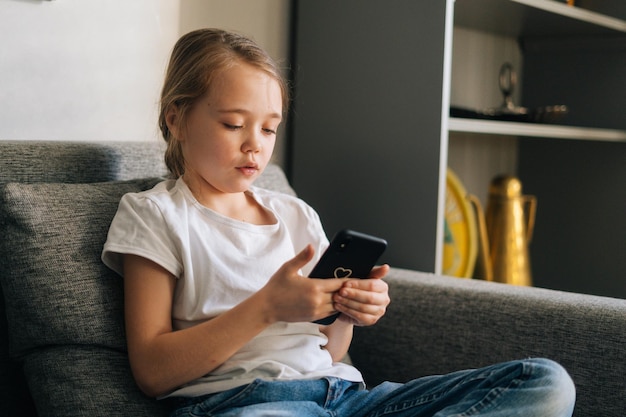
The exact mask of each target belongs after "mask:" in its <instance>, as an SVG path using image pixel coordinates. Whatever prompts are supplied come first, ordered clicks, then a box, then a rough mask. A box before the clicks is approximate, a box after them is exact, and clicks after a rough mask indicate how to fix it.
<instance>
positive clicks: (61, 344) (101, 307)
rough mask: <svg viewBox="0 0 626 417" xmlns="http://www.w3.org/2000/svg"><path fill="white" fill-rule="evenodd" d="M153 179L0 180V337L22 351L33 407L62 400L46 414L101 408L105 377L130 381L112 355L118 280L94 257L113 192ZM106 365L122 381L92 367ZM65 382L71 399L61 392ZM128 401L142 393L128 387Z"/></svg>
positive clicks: (120, 339)
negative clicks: (0, 318) (0, 326)
mask: <svg viewBox="0 0 626 417" xmlns="http://www.w3.org/2000/svg"><path fill="white" fill-rule="evenodd" d="M158 181H159V179H156V178H155V179H142V180H133V181H124V182H121V181H120V182H106V183H92V184H19V183H10V184H4V185H2V186H1V187H0V226H1V229H0V231H1V235H2V236H3V239H1V240H0V253H2V254H3V255H2V257H0V283H1V284H2V289H3V292H4V297H5V304H6V305H5V308H6V316H7V320H8V327H9V345H10V350H11V354H12V355H13V357H18V358H21V359H23V360H24V363H25V365H26V367H25V371H26V372H25V374H26V377H27V381H28V384H29V386H30V389H31V392H32V393H33V394H34V395H33V397H34V400H35V404H36V406H37V409H38V410H39V413H40V415H49V414H48V412H47V411H46V409H47V407H48V406H49V405H50V404H53V403H54V404H67V409H64V410H62V411H61V410H59V411H58V412H55V413H54V415H110V413H109V412H108V410H107V409H106V404H108V401H109V397H110V392H111V389H112V387H111V386H110V384H115V385H119V386H121V387H128V386H134V384H133V382H132V378H131V377H130V373H129V372H128V365H127V363H126V360H122V361H120V357H124V358H125V357H126V354H125V349H126V343H125V336H124V328H123V294H122V288H123V287H122V280H121V279H120V278H119V277H118V276H117V275H116V274H115V273H114V272H112V271H110V270H109V269H108V268H106V267H105V266H104V265H103V264H102V262H101V261H100V253H101V251H102V246H103V244H104V241H105V239H106V235H107V230H108V227H109V225H110V222H111V220H112V218H113V216H114V214H115V211H116V210H117V205H118V202H119V200H120V198H121V196H122V195H123V194H125V193H127V192H132V191H140V190H144V189H147V188H150V187H152V186H153V185H154V184H156V183H157V182H158ZM81 346H82V347H85V350H84V351H83V354H82V355H81V357H80V360H74V359H77V358H75V357H73V356H71V355H69V354H68V352H69V351H71V350H73V349H76V348H77V347H81ZM87 351H89V352H90V353H85V352H87ZM122 367H123V368H124V369H122ZM113 368H115V369H118V372H117V373H118V374H120V375H125V378H126V380H125V381H121V379H119V378H118V379H110V380H109V379H107V378H104V376H103V375H99V373H98V372H102V373H105V372H108V373H111V369H113ZM44 369H45V370H46V373H45V374H42V373H41V372H42V371H43V370H44ZM98 369H99V370H100V371H98ZM87 375H90V376H92V377H93V378H94V379H93V380H92V381H91V384H86V383H85V381H84V379H85V377H86V376H87ZM61 381H62V382H63V383H61ZM107 383H109V384H108V385H107ZM68 387H71V395H72V396H73V397H74V398H75V399H76V402H74V403H73V404H70V403H69V402H67V401H65V397H66V396H67V395H68V392H67V390H68ZM87 399H89V400H87ZM129 401H130V402H133V403H137V404H141V403H142V402H145V401H146V399H145V397H143V396H142V394H140V393H139V391H138V390H136V391H134V392H129ZM79 402H80V403H83V404H91V405H90V406H89V407H88V408H89V410H88V411H84V413H83V411H81V412H80V413H78V412H77V409H76V408H75V407H76V404H77V403H79ZM72 407H74V409H72ZM85 407H87V406H86V405H85ZM114 414H115V413H114ZM128 415H141V413H130V414H128Z"/></svg>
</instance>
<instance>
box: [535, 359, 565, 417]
mask: <svg viewBox="0 0 626 417" xmlns="http://www.w3.org/2000/svg"><path fill="white" fill-rule="evenodd" d="M524 362H525V363H526V366H528V367H530V368H531V371H530V372H531V375H532V376H531V378H534V379H536V380H537V381H538V382H539V384H540V385H541V386H542V387H543V388H544V390H545V391H544V392H545V395H546V401H545V404H546V406H547V407H549V408H553V409H554V410H564V414H563V415H568V411H567V410H569V415H571V413H572V412H573V410H574V404H575V402H576V387H575V385H574V381H573V380H572V377H571V376H570V375H569V373H568V372H567V371H566V370H565V368H564V367H563V366H561V365H560V364H559V363H557V362H555V361H553V360H550V359H544V358H533V359H528V360H526V361H524Z"/></svg>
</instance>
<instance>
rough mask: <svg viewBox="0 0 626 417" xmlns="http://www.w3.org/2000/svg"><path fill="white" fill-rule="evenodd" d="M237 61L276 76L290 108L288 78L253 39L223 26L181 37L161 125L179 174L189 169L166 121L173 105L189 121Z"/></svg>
mask: <svg viewBox="0 0 626 417" xmlns="http://www.w3.org/2000/svg"><path fill="white" fill-rule="evenodd" d="M236 62H244V63H246V64H249V65H252V66H254V67H256V68H258V69H260V70H261V71H264V72H265V73H267V74H268V75H270V76H271V77H272V78H274V79H275V80H276V81H277V82H278V84H279V86H280V89H281V92H282V98H283V112H286V111H287V108H288V105H289V104H288V103H289V90H288V86H287V82H286V81H285V79H284V78H283V76H282V75H281V73H280V70H279V68H278V66H277V65H276V63H275V62H274V60H273V59H272V58H271V57H270V56H269V55H268V54H267V53H266V52H265V51H264V50H263V49H262V48H261V47H259V46H258V45H257V44H256V43H255V42H254V41H252V40H251V39H249V38H247V37H245V36H242V35H239V34H236V33H232V32H227V31H224V30H221V29H200V30H196V31H193V32H190V33H187V34H186V35H184V36H183V37H181V38H180V39H179V40H178V42H177V43H176V45H175V46H174V49H173V51H172V55H171V57H170V61H169V64H168V67H167V72H166V75H165V81H164V83H163V90H162V91H161V106H160V114H159V127H160V129H161V133H162V134H163V138H164V139H165V142H166V143H167V148H166V150H165V164H166V166H167V168H168V170H169V171H170V172H171V173H172V175H173V176H174V177H175V178H178V177H180V176H182V175H183V174H184V172H185V161H184V158H183V154H182V150H181V146H180V142H179V141H178V140H177V138H175V137H173V135H172V132H170V130H169V128H168V127H167V123H166V116H167V113H168V111H169V109H170V108H171V107H172V106H175V107H176V109H177V111H178V123H179V124H180V126H185V125H186V120H187V119H186V118H187V113H188V111H189V109H190V108H191V107H192V105H193V104H194V103H195V101H196V100H197V99H198V98H199V97H202V96H203V95H204V94H205V93H206V92H207V91H209V90H210V89H211V85H212V82H213V80H214V79H215V76H216V75H217V74H218V73H219V72H220V71H224V70H227V69H228V68H230V67H231V66H232V65H234V64H235V63H236Z"/></svg>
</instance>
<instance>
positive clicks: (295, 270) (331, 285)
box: [257, 245, 347, 322]
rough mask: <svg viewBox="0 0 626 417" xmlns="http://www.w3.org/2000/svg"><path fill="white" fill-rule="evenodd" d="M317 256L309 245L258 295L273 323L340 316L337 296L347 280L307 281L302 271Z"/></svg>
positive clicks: (288, 262) (273, 277)
mask: <svg viewBox="0 0 626 417" xmlns="http://www.w3.org/2000/svg"><path fill="white" fill-rule="evenodd" d="M313 254H314V250H313V247H312V246H311V245H308V246H307V247H306V248H304V250H302V251H301V252H300V253H299V254H297V255H296V256H295V257H294V258H292V259H291V260H289V261H287V262H285V263H284V264H283V266H282V267H281V268H280V269H279V270H278V271H276V273H275V274H274V275H273V276H272V277H271V278H270V280H269V281H268V283H267V284H266V285H265V286H264V287H263V288H262V289H261V290H260V291H259V292H258V293H257V296H262V297H263V299H264V300H266V301H265V303H264V305H265V306H266V311H265V312H266V314H267V317H268V319H267V320H268V321H269V322H275V321H285V322H310V321H314V320H318V319H321V318H324V317H327V316H329V315H331V314H333V313H336V310H335V309H334V306H333V304H334V303H333V294H334V293H336V292H337V291H339V289H340V288H341V287H342V285H343V284H344V283H345V282H346V281H347V280H346V279H312V278H307V277H303V276H302V275H301V274H300V269H301V268H302V267H304V266H305V265H306V264H307V263H309V262H310V261H311V259H313Z"/></svg>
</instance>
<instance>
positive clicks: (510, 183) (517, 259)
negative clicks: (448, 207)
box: [485, 175, 537, 286]
mask: <svg viewBox="0 0 626 417" xmlns="http://www.w3.org/2000/svg"><path fill="white" fill-rule="evenodd" d="M536 208H537V200H536V198H535V197H534V196H530V195H522V184H521V182H520V181H519V180H518V179H517V178H515V177H512V176H508V175H502V176H498V177H496V178H494V179H493V181H492V182H491V184H490V186H489V200H488V202H487V208H486V210H485V224H486V227H487V234H488V241H489V255H490V257H491V265H492V268H493V279H494V281H498V282H504V283H507V284H514V285H529V286H530V285H532V277H531V270H530V257H529V254H528V244H529V243H530V241H531V239H532V233H533V229H534V225H535V213H536Z"/></svg>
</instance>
